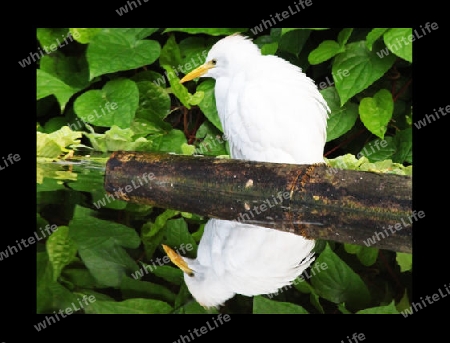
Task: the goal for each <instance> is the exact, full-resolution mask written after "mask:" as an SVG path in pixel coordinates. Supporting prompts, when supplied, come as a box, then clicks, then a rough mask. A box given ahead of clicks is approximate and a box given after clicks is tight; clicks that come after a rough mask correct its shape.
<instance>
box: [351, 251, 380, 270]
mask: <svg viewBox="0 0 450 343" xmlns="http://www.w3.org/2000/svg"><path fill="white" fill-rule="evenodd" d="M378 251H379V250H378V249H376V248H370V247H365V246H361V249H359V251H358V252H357V253H356V256H357V257H358V259H359V261H360V262H361V263H362V264H363V265H365V266H366V267H368V266H371V265H373V264H374V263H375V262H376V261H377V258H378Z"/></svg>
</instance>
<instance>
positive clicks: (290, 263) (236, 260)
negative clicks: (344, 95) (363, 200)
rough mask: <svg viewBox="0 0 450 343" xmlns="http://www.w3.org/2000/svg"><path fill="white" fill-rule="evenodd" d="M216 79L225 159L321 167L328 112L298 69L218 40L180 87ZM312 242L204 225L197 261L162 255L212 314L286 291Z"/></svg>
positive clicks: (240, 42) (231, 224) (239, 40)
mask: <svg viewBox="0 0 450 343" xmlns="http://www.w3.org/2000/svg"><path fill="white" fill-rule="evenodd" d="M196 77H212V78H214V79H215V80H216V84H215V97H216V105H217V110H218V114H219V117H220V120H221V123H222V126H223V129H224V133H225V134H226V136H227V139H228V141H229V145H230V155H231V157H232V158H236V159H247V160H256V161H265V162H274V163H277V162H279V163H296V164H313V163H323V162H324V160H323V148H324V145H325V141H326V123H327V116H328V112H329V108H328V106H327V104H326V101H325V100H324V98H323V97H322V95H321V94H320V92H319V90H318V89H317V87H316V85H315V84H314V82H313V81H312V80H311V79H310V78H308V77H307V76H306V75H305V74H304V73H303V72H302V71H301V69H300V68H298V67H297V66H294V65H292V64H291V63H289V62H287V61H285V60H284V59H282V58H280V57H277V56H264V55H261V52H260V50H259V48H258V47H257V46H256V45H255V44H254V43H253V42H252V41H251V40H250V39H248V38H246V37H243V36H241V35H232V36H228V37H225V38H223V39H221V40H219V41H218V42H217V43H216V44H215V45H214V46H213V47H212V48H211V50H210V51H209V53H208V56H207V58H206V62H205V64H203V65H202V66H200V67H198V68H197V69H195V70H193V71H192V72H190V73H189V74H187V75H186V76H185V77H184V78H183V79H182V80H181V81H180V82H185V81H189V80H192V79H194V78H196ZM314 243H315V242H314V241H313V240H308V239H305V238H303V237H301V236H298V235H295V234H292V233H288V232H282V231H278V230H274V229H268V228H263V227H258V226H255V225H250V224H245V223H242V222H237V221H225V220H218V219H210V220H209V221H208V223H207V224H206V225H205V229H204V234H203V237H202V239H201V241H200V244H199V247H198V252H197V258H196V259H189V258H186V257H181V256H179V255H178V254H176V253H175V252H174V251H173V250H171V249H170V248H169V247H167V246H164V250H165V251H166V253H167V254H168V255H169V257H170V258H171V260H172V261H173V262H174V263H175V264H176V265H177V266H178V267H180V268H181V269H182V270H183V271H184V272H185V274H184V280H185V282H186V285H187V287H188V288H189V291H190V292H191V294H192V295H193V297H194V298H195V299H196V300H197V301H198V302H199V303H200V304H201V305H202V306H204V307H217V306H219V305H221V304H223V303H224V302H225V301H226V300H228V299H230V298H231V297H233V296H234V295H235V294H243V295H246V296H254V295H258V294H268V293H274V292H276V291H277V290H278V289H280V288H281V287H284V286H286V285H289V284H291V283H292V281H293V280H295V279H296V278H297V277H298V276H299V275H300V274H301V273H302V272H303V271H304V270H305V269H306V268H307V267H308V266H309V265H310V264H311V263H312V261H313V260H314V257H313V254H312V253H311V250H312V249H313V247H314Z"/></svg>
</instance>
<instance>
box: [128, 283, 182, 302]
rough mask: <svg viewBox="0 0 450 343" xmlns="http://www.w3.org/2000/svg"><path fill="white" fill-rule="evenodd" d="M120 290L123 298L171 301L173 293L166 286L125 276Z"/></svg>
mask: <svg viewBox="0 0 450 343" xmlns="http://www.w3.org/2000/svg"><path fill="white" fill-rule="evenodd" d="M120 291H121V292H122V296H123V297H124V298H125V299H131V298H153V297H156V298H157V299H158V300H162V301H167V302H168V303H173V302H174V301H175V297H176V296H175V294H174V293H172V292H171V291H169V290H168V289H167V288H166V287H164V286H161V285H158V284H156V283H152V282H148V281H140V280H135V279H133V278H129V277H125V278H124V279H123V280H122V283H121V284H120Z"/></svg>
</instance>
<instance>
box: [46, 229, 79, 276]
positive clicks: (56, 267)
mask: <svg viewBox="0 0 450 343" xmlns="http://www.w3.org/2000/svg"><path fill="white" fill-rule="evenodd" d="M45 246H46V248H47V253H48V258H49V261H50V263H51V265H52V268H53V281H56V280H58V278H59V276H60V275H61V271H62V270H63V268H64V267H65V266H67V265H68V264H69V263H70V262H72V261H73V260H74V259H75V255H76V254H77V246H76V244H75V242H74V241H73V240H72V239H71V238H70V237H69V228H68V227H67V226H59V227H58V229H57V230H56V231H54V232H53V233H52V234H51V235H50V237H49V238H48V239H47V242H45Z"/></svg>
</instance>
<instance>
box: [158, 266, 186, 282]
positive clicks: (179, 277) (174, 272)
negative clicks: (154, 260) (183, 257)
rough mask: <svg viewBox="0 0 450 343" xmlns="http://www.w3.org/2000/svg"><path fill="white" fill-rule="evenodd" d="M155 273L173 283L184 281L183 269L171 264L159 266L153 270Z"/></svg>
mask: <svg viewBox="0 0 450 343" xmlns="http://www.w3.org/2000/svg"><path fill="white" fill-rule="evenodd" d="M151 272H152V273H153V274H154V275H156V276H158V277H160V278H163V279H164V280H166V281H168V282H170V283H173V284H175V285H181V284H182V283H183V280H184V279H183V271H182V270H181V269H179V268H178V267H176V268H174V267H171V266H166V265H163V266H159V265H158V266H157V267H156V268H154V269H153V270H152V271H151Z"/></svg>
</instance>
